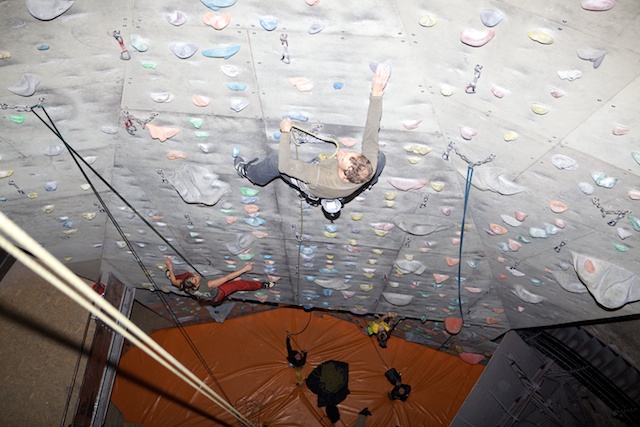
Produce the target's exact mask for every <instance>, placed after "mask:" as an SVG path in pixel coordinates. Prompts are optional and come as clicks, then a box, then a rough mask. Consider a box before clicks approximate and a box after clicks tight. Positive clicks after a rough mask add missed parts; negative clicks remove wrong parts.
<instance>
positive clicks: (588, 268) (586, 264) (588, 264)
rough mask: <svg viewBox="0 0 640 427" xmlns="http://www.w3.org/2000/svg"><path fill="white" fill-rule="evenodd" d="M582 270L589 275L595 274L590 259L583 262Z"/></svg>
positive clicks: (594, 267)
mask: <svg viewBox="0 0 640 427" xmlns="http://www.w3.org/2000/svg"><path fill="white" fill-rule="evenodd" d="M584 269H585V271H586V272H587V273H589V274H595V272H596V266H595V265H594V264H593V261H591V260H590V259H588V260H586V261H585V262H584Z"/></svg>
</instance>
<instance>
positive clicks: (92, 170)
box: [30, 100, 203, 276]
mask: <svg viewBox="0 0 640 427" xmlns="http://www.w3.org/2000/svg"><path fill="white" fill-rule="evenodd" d="M42 101H43V100H42ZM35 107H40V108H41V109H42V111H43V112H44V114H45V115H46V116H47V119H48V120H49V122H50V123H51V124H49V123H46V122H45V121H44V119H43V118H42V117H41V116H40V115H38V113H36V112H35V110H34V109H33V108H35ZM30 111H31V112H32V113H33V114H35V115H36V117H38V119H40V121H41V122H42V123H43V124H44V125H45V126H46V127H47V128H49V130H50V131H51V132H53V134H54V135H55V136H57V137H58V139H59V140H60V141H62V143H63V144H64V146H65V147H66V148H67V150H69V152H70V153H71V154H72V157H73V160H74V162H75V163H76V165H78V168H79V169H80V171H81V172H82V175H83V176H84V178H85V179H86V180H87V182H88V183H89V184H90V185H91V189H92V190H93V193H94V194H95V195H96V197H97V198H98V200H99V201H100V203H101V204H102V207H103V208H104V210H105V212H108V207H107V205H106V204H105V203H104V201H102V198H101V197H100V195H99V193H98V192H97V190H96V189H95V186H94V185H93V184H92V183H91V180H89V178H88V177H87V175H86V173H85V172H84V170H83V169H82V167H80V165H79V162H78V159H79V160H81V161H82V163H84V165H85V166H86V167H88V168H89V169H90V170H91V172H93V173H94V174H95V175H96V176H97V177H98V179H100V181H102V183H103V184H104V185H106V186H107V188H109V190H111V191H112V192H113V193H114V195H116V196H117V197H118V198H119V199H120V200H122V202H123V203H124V204H125V205H127V207H128V208H129V209H131V211H132V212H133V213H134V214H135V215H136V216H137V217H138V218H140V219H141V220H142V222H144V223H145V225H146V226H147V227H149V228H150V229H151V230H152V231H153V232H154V233H155V234H156V235H157V236H158V237H160V239H161V240H162V241H163V242H164V243H166V244H167V246H169V247H170V248H171V249H172V250H173V251H174V252H175V253H176V254H177V255H178V256H179V257H180V258H182V259H183V260H185V262H186V263H187V264H188V265H189V266H190V267H191V268H192V269H193V271H195V272H196V274H198V275H199V276H203V274H202V273H200V272H199V271H198V269H197V268H196V267H195V266H194V265H193V264H191V263H190V262H189V261H188V260H187V258H186V257H185V256H184V255H182V254H181V253H180V251H178V249H176V248H175V247H174V246H173V245H172V244H171V242H169V241H168V240H167V239H166V238H165V237H164V236H163V235H162V234H160V232H159V231H158V230H156V228H155V227H154V226H153V225H152V224H151V223H150V222H149V221H147V219H146V218H144V216H142V214H140V212H138V210H137V209H136V208H134V207H133V206H132V205H131V204H130V203H129V202H128V201H127V200H126V199H125V198H124V197H123V196H122V195H121V194H120V193H119V192H118V191H117V190H116V189H115V188H113V186H112V185H111V184H109V183H108V182H107V181H106V180H105V179H104V178H103V177H102V175H100V174H99V173H98V172H97V171H96V170H95V169H94V168H93V167H92V166H91V165H90V164H89V163H87V161H86V160H84V159H83V158H82V157H81V156H80V155H79V154H78V153H77V152H76V151H75V150H74V149H73V147H71V145H69V143H67V141H66V140H65V139H64V137H63V136H62V134H61V133H60V132H59V131H58V129H57V128H56V126H55V123H54V122H53V120H52V119H51V117H50V116H49V114H48V113H47V110H46V109H45V108H44V105H42V102H41V103H40V104H37V105H34V106H33V107H31V109H30ZM108 215H109V214H108ZM110 218H111V217H110ZM112 221H114V222H115V219H112ZM114 225H115V224H114Z"/></svg>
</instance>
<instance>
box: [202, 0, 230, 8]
mask: <svg viewBox="0 0 640 427" xmlns="http://www.w3.org/2000/svg"><path fill="white" fill-rule="evenodd" d="M236 1H238V0H200V2H201V3H202V4H203V5H205V6H207V7H208V8H209V9H211V10H219V9H220V8H221V7H229V6H233V5H234V4H236Z"/></svg>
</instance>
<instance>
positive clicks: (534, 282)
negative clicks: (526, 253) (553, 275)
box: [529, 277, 542, 286]
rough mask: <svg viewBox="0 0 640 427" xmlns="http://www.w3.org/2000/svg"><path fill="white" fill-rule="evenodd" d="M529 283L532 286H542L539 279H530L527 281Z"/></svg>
mask: <svg viewBox="0 0 640 427" xmlns="http://www.w3.org/2000/svg"><path fill="white" fill-rule="evenodd" d="M529 281H530V282H531V284H532V285H533V286H540V285H542V280H540V279H536V278H534V277H532V278H530V279H529Z"/></svg>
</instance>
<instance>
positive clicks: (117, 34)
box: [112, 30, 131, 61]
mask: <svg viewBox="0 0 640 427" xmlns="http://www.w3.org/2000/svg"><path fill="white" fill-rule="evenodd" d="M112 35H113V38H114V39H116V41H117V42H118V44H119V45H120V49H121V52H120V59H122V60H123V61H128V60H130V59H131V55H130V54H129V51H128V50H127V48H126V47H125V45H124V42H123V41H122V37H121V36H120V31H118V30H114V32H113V34H112Z"/></svg>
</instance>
